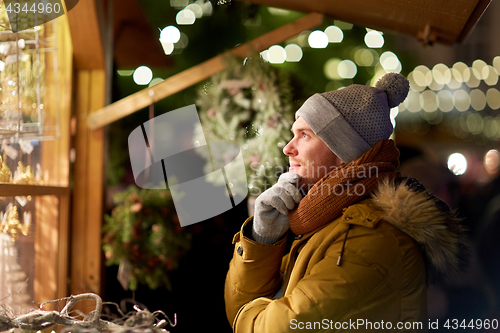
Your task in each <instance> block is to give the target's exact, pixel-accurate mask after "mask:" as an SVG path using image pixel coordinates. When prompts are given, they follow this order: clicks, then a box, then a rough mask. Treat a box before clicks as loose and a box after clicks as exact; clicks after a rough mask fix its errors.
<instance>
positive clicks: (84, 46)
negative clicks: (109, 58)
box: [66, 0, 104, 69]
mask: <svg viewBox="0 0 500 333" xmlns="http://www.w3.org/2000/svg"><path fill="white" fill-rule="evenodd" d="M95 1H96V0H80V1H79V3H78V5H77V6H75V7H74V8H73V9H71V10H70V11H69V12H68V13H67V14H66V15H67V16H68V21H69V27H70V29H71V40H72V42H73V54H74V58H75V67H77V68H78V69H102V68H104V52H103V48H102V40H101V33H100V29H99V20H98V17H97V8H96V2H95ZM99 1H101V0H99Z"/></svg>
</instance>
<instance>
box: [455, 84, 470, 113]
mask: <svg viewBox="0 0 500 333" xmlns="http://www.w3.org/2000/svg"><path fill="white" fill-rule="evenodd" d="M453 99H454V100H455V108H456V109H457V110H458V111H461V112H463V111H467V110H469V108H470V96H469V94H468V93H467V91H465V90H462V89H460V90H455V91H454V92H453Z"/></svg>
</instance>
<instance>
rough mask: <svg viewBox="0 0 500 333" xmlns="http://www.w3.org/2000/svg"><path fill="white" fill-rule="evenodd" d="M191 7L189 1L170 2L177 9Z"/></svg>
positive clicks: (173, 0) (175, 0) (176, 0)
mask: <svg viewBox="0 0 500 333" xmlns="http://www.w3.org/2000/svg"><path fill="white" fill-rule="evenodd" d="M187 5H189V0H170V6H172V7H174V8H176V9H182V8H184V7H186V6H187Z"/></svg>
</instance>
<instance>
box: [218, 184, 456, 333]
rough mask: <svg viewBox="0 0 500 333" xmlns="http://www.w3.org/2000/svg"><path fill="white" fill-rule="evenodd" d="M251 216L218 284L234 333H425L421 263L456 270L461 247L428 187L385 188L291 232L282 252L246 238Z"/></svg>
mask: <svg viewBox="0 0 500 333" xmlns="http://www.w3.org/2000/svg"><path fill="white" fill-rule="evenodd" d="M251 221H252V218H249V219H248V220H247V221H246V222H245V223H244V225H243V227H242V229H241V231H240V232H239V233H237V234H236V235H235V237H234V239H233V244H234V245H235V250H234V255H233V259H232V261H231V263H230V269H229V272H228V274H227V278H226V285H225V300H226V313H227V317H228V319H229V322H230V323H231V324H232V327H233V331H234V332H238V333H239V332H256V333H267V332H269V333H280V332H295V331H301V330H304V331H308V332H343V331H358V332H359V331H360V330H361V331H362V332H372V331H373V332H425V331H427V326H428V320H427V306H426V304H427V296H426V290H427V286H426V280H427V277H426V265H427V266H428V268H430V269H436V270H437V271H438V272H437V273H438V274H444V273H445V272H444V271H446V270H447V269H455V268H456V267H458V262H459V258H458V256H459V252H460V250H461V247H462V244H463V240H462V239H461V238H460V237H461V236H460V235H459V232H456V231H457V230H458V229H457V228H456V227H455V226H451V227H450V226H449V225H450V223H455V222H453V221H452V219H450V217H449V214H445V213H443V211H442V210H441V209H440V207H438V205H436V202H435V201H434V200H431V199H429V196H428V194H427V193H424V192H415V191H412V190H410V189H409V188H408V187H406V186H399V187H397V188H396V187H394V186H392V185H389V184H385V185H384V186H381V188H379V191H378V194H377V196H375V197H374V198H371V199H367V200H363V201H362V202H359V203H357V204H355V205H352V206H350V207H348V208H346V209H344V213H343V214H342V215H341V216H340V217H338V218H336V219H335V220H333V221H332V222H331V223H329V224H327V225H326V226H324V227H322V228H321V229H319V230H315V231H313V232H311V233H309V234H305V235H301V236H297V237H296V238H295V240H294V241H293V244H292V247H291V249H290V251H289V253H288V254H287V255H285V256H284V255H283V254H284V252H285V247H286V242H287V240H286V238H285V239H282V240H281V241H278V242H277V243H275V244H272V245H266V244H261V243H257V242H255V241H253V240H251V239H249V238H248V237H246V236H245V235H247V234H250V232H251V231H250V230H249V228H250V227H251ZM455 229H456V230H455ZM426 259H427V263H426ZM281 287H282V288H283V296H282V297H280V298H276V299H275V298H274V297H273V296H274V295H275V294H276V292H277V291H278V290H279V289H280V288H281Z"/></svg>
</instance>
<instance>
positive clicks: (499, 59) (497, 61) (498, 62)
mask: <svg viewBox="0 0 500 333" xmlns="http://www.w3.org/2000/svg"><path fill="white" fill-rule="evenodd" d="M493 67H495V69H496V70H497V72H498V73H500V56H496V57H495V58H493Z"/></svg>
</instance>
